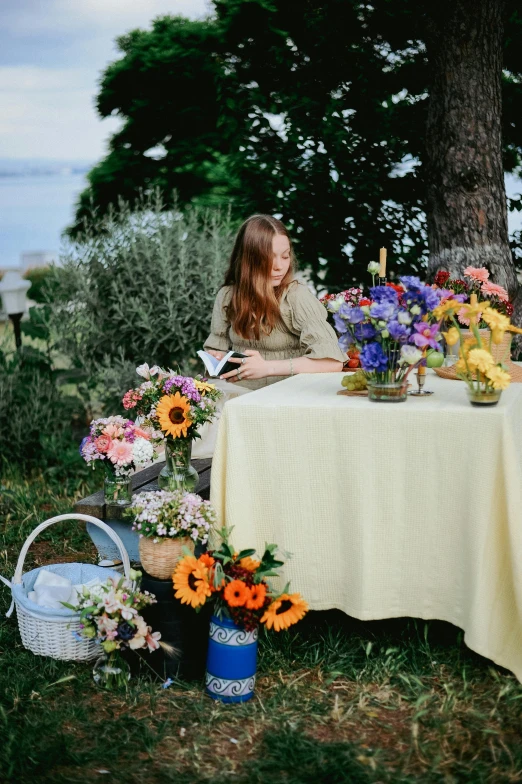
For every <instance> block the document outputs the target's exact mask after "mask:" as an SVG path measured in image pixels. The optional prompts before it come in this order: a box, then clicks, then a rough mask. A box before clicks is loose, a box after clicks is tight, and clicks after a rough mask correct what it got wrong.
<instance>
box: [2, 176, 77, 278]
mask: <svg viewBox="0 0 522 784" xmlns="http://www.w3.org/2000/svg"><path fill="white" fill-rule="evenodd" d="M85 187H86V180H85V176H84V175H83V174H56V175H51V174H49V175H27V176H12V177H0V269H2V268H5V267H16V266H18V264H19V263H20V255H21V254H22V253H36V252H39V251H46V252H52V253H55V254H58V251H59V249H60V244H61V234H62V232H63V231H64V229H66V228H67V226H69V225H70V224H71V223H72V221H73V217H74V205H75V202H76V200H77V198H78V196H79V194H80V192H81V191H82V190H83V189H84V188H85Z"/></svg>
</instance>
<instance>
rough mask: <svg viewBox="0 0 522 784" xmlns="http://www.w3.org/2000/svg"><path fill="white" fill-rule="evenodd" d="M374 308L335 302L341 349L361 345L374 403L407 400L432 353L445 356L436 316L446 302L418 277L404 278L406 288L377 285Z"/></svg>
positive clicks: (401, 282) (371, 302)
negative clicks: (413, 375) (413, 377)
mask: <svg viewBox="0 0 522 784" xmlns="http://www.w3.org/2000/svg"><path fill="white" fill-rule="evenodd" d="M370 298H371V300H370V304H368V305H366V304H365V305H360V304H359V305H355V306H354V305H350V304H349V303H344V304H341V305H340V307H337V303H335V304H334V306H333V307H332V305H331V304H330V303H329V304H328V305H327V307H329V309H330V310H332V311H333V314H334V321H335V326H336V329H337V332H338V333H339V334H340V338H339V345H340V347H341V349H342V350H343V351H347V350H348V349H349V348H350V347H351V346H355V347H356V348H357V349H358V350H359V352H360V362H361V367H362V369H363V370H364V371H365V373H366V376H367V379H368V389H369V397H370V399H372V400H389V401H397V402H399V401H402V400H405V399H406V386H407V378H408V375H409V373H410V372H411V370H412V369H413V368H414V367H417V366H419V365H420V363H421V362H423V361H425V360H424V356H425V354H426V351H427V350H428V349H433V350H435V351H440V349H441V346H440V342H439V341H440V339H441V336H440V333H439V325H438V324H437V323H430V322H433V311H434V309H435V308H436V307H437V306H438V305H439V303H440V301H441V295H440V293H439V292H437V291H436V290H434V289H433V288H431V287H430V286H427V285H425V284H424V283H421V281H420V280H419V278H417V277H414V276H411V275H410V276H403V277H401V278H400V285H398V284H388V285H386V286H373V287H372V288H371V289H370Z"/></svg>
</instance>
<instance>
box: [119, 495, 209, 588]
mask: <svg viewBox="0 0 522 784" xmlns="http://www.w3.org/2000/svg"><path fill="white" fill-rule="evenodd" d="M127 515H128V516H132V517H133V519H134V522H133V526H132V530H133V531H136V532H137V533H138V534H139V537H140V541H139V548H140V560H141V563H142V566H143V568H144V569H145V570H146V571H147V572H148V574H150V575H151V576H152V577H156V578H157V579H159V580H168V579H169V578H171V577H172V573H173V571H174V568H175V566H176V564H177V562H178V560H179V559H180V558H181V555H182V548H183V547H185V548H188V549H189V550H191V551H192V552H193V551H194V547H195V545H196V543H197V542H199V543H200V544H202V545H205V544H206V543H207V542H208V537H209V533H210V530H211V528H212V527H213V526H214V525H215V522H216V514H215V512H214V509H213V507H212V506H211V504H210V502H209V501H203V499H202V498H201V496H199V495H196V494H195V493H186V492H183V490H174V491H171V490H155V491H151V492H144V493H137V494H136V495H135V496H134V499H133V504H132V506H131V507H130V508H129V509H128V510H127Z"/></svg>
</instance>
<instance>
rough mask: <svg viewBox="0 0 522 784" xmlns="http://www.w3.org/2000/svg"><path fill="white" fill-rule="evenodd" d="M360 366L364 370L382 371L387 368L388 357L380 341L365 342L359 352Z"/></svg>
mask: <svg viewBox="0 0 522 784" xmlns="http://www.w3.org/2000/svg"><path fill="white" fill-rule="evenodd" d="M359 359H360V362H361V367H362V369H363V370H365V371H366V372H371V371H376V372H377V373H384V372H385V371H386V370H387V369H388V358H387V356H386V354H385V353H384V351H383V350H382V346H381V344H380V343H367V345H366V346H364V347H363V349H362V351H361V354H360V357H359Z"/></svg>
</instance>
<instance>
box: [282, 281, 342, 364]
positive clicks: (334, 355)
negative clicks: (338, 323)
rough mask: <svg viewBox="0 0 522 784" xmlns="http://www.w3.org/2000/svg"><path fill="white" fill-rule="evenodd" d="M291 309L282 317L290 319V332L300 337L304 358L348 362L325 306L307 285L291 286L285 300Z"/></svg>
mask: <svg viewBox="0 0 522 784" xmlns="http://www.w3.org/2000/svg"><path fill="white" fill-rule="evenodd" d="M286 303H287V305H288V309H287V312H286V313H283V310H282V315H283V318H284V320H285V321H286V318H285V315H286V317H287V318H289V321H290V323H289V324H287V326H288V327H289V329H290V330H291V331H292V332H293V333H294V334H295V335H299V338H300V341H301V348H302V350H303V355H304V356H305V357H308V358H309V359H336V360H338V361H339V362H346V354H344V352H342V351H341V349H340V348H339V344H338V342H337V335H336V334H335V332H334V330H333V328H332V327H331V326H330V324H329V323H328V320H327V319H328V314H327V311H326V308H325V307H324V305H321V303H320V302H319V300H318V299H316V297H314V295H313V294H312V292H311V291H310V289H309V288H308V286H305V285H304V284H302V283H298V282H294V283H291V284H290V287H289V289H288V295H287V297H286Z"/></svg>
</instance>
